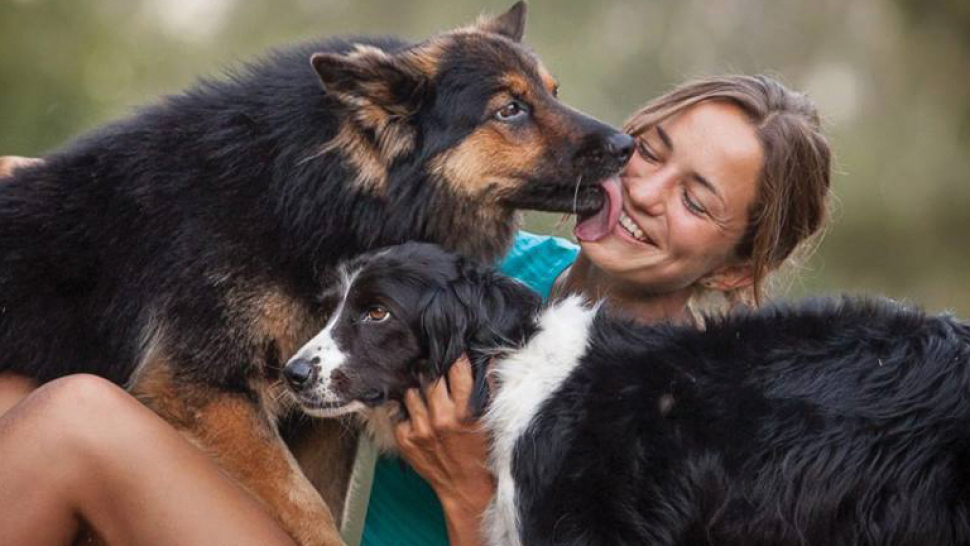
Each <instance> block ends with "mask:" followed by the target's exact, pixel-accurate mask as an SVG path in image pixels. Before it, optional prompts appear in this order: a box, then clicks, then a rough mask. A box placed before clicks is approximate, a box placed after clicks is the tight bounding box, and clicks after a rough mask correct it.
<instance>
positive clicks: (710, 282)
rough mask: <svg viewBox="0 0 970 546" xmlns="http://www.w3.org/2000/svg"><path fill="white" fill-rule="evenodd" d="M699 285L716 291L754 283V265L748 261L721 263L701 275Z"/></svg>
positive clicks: (738, 287) (726, 290)
mask: <svg viewBox="0 0 970 546" xmlns="http://www.w3.org/2000/svg"><path fill="white" fill-rule="evenodd" d="M698 282H699V283H700V285H701V286H703V287H704V288H708V289H710V290H717V291H718V292H731V291H734V290H739V289H742V288H747V287H749V286H751V285H752V284H754V267H752V266H751V264H749V263H741V264H729V265H723V266H721V267H719V268H717V269H715V270H714V271H712V272H710V273H708V274H707V275H705V276H704V277H702V278H701V279H700V280H699V281H698Z"/></svg>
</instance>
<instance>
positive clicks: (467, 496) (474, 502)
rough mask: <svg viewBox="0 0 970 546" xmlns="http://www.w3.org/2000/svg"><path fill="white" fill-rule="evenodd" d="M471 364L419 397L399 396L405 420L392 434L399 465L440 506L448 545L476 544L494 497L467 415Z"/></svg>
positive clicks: (483, 443)
mask: <svg viewBox="0 0 970 546" xmlns="http://www.w3.org/2000/svg"><path fill="white" fill-rule="evenodd" d="M472 385H473V380H472V370H471V363H470V362H469V361H468V358H467V357H466V356H462V357H461V358H459V359H458V360H457V361H456V362H455V364H454V365H453V366H452V367H451V369H450V370H449V371H448V377H447V381H446V380H445V378H444V377H442V378H441V379H439V380H438V381H436V382H435V383H433V384H432V385H430V386H429V387H428V388H427V389H426V390H425V392H424V397H423V398H422V395H421V393H420V392H418V390H417V389H411V390H409V391H408V392H407V393H406V394H405V396H404V405H405V407H406V408H407V410H408V414H409V415H410V419H409V420H407V421H402V422H401V423H399V424H398V425H397V426H396V427H395V429H394V436H395V438H396V439H397V443H398V447H399V449H400V451H401V455H402V456H403V457H404V460H406V461H407V462H408V464H410V465H411V467H412V468H414V470H415V471H416V472H417V473H418V474H420V475H421V477H423V478H424V479H425V480H427V481H428V483H429V484H430V485H431V487H432V489H434V491H435V493H437V495H438V499H439V500H440V501H441V506H442V508H443V509H444V512H445V520H446V521H447V525H448V537H449V540H450V542H451V546H460V545H475V544H480V543H481V540H480V533H479V527H480V525H481V515H482V513H483V512H484V511H485V508H486V507H487V506H488V503H489V501H490V500H491V498H492V496H493V495H494V494H495V479H494V477H493V476H492V474H491V472H489V470H488V468H487V467H486V458H487V457H488V438H487V435H486V434H485V432H484V431H483V430H482V429H481V426H480V425H479V423H478V422H477V421H475V420H473V419H472V417H471V415H470V414H469V411H468V399H469V397H470V395H471V392H472Z"/></svg>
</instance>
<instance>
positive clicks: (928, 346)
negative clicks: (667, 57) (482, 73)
mask: <svg viewBox="0 0 970 546" xmlns="http://www.w3.org/2000/svg"><path fill="white" fill-rule="evenodd" d="M402 258H409V259H412V260H419V261H415V264H414V265H413V266H411V267H409V268H408V269H407V270H408V271H409V275H411V276H414V275H422V272H424V273H423V274H424V275H429V276H430V275H431V274H432V273H431V272H434V274H435V275H439V276H440V275H442V274H443V273H442V272H448V275H450V277H448V279H447V281H448V282H447V284H448V286H450V287H451V288H449V289H447V290H442V289H441V288H440V287H439V286H437V285H438V284H441V283H440V281H436V282H431V281H430V277H429V280H427V281H424V280H422V281H421V282H418V281H410V282H408V283H399V282H395V283H386V285H387V286H393V287H394V288H393V290H392V291H391V292H392V293H388V294H385V293H382V292H381V289H380V287H381V286H384V285H385V283H384V281H383V280H382V276H383V275H393V276H394V278H397V277H399V276H400V275H399V274H398V273H388V272H387V271H393V268H389V267H387V266H386V265H384V264H387V263H394V261H395V260H399V259H402ZM355 263H357V264H363V265H362V266H361V267H362V269H360V270H359V271H358V277H359V278H367V279H368V281H367V286H368V287H369V288H368V290H369V292H368V295H367V301H385V300H386V299H388V298H389V299H391V300H392V301H424V302H425V303H423V304H422V305H421V306H418V307H416V309H414V310H411V311H404V312H402V313H401V315H402V316H404V317H410V318H408V319H407V320H406V321H405V322H404V323H403V324H407V323H410V324H412V325H413V326H412V328H411V336H412V338H413V339H410V340H402V341H401V342H400V343H398V345H400V346H408V347H410V346H414V347H417V348H416V349H414V350H413V351H412V352H413V353H414V354H425V355H428V354H432V353H433V350H432V349H433V348H434V347H441V346H449V345H458V346H459V348H458V349H452V350H450V351H449V353H450V354H449V356H448V358H444V359H442V364H443V367H442V366H439V367H438V368H436V369H435V371H434V373H433V375H435V376H440V375H444V373H445V368H446V367H447V365H448V364H449V363H450V362H451V360H452V359H453V356H451V355H454V354H457V353H458V352H460V350H461V347H464V349H465V350H466V351H467V352H468V353H469V354H470V356H471V357H472V360H473V361H477V362H481V363H484V362H486V361H487V360H488V359H489V358H497V359H498V361H497V362H496V363H494V364H493V367H494V368H495V372H496V377H497V380H498V381H500V382H501V381H506V382H507V381H509V379H508V378H509V377H517V378H518V379H517V380H518V381H519V382H520V383H522V382H525V383H529V382H535V383H534V384H533V385H525V388H520V387H523V385H522V384H508V383H503V384H501V385H500V386H499V392H498V398H495V399H494V400H493V405H492V407H491V408H489V410H488V413H487V416H486V421H485V422H486V424H487V425H488V426H490V427H491V428H492V430H491V432H492V433H493V435H494V439H495V442H496V445H495V451H494V453H493V462H496V464H498V465H499V466H498V467H497V468H496V469H495V470H496V471H497V472H498V480H499V490H500V494H499V496H498V497H497V498H498V501H497V502H499V505H498V507H497V508H496V510H495V513H496V514H501V513H502V511H503V510H504V508H503V507H502V505H501V502H502V499H503V496H502V494H501V491H502V490H503V480H504V479H505V478H504V477H503V475H502V473H501V460H502V458H503V455H502V447H501V446H502V445H512V446H513V448H512V449H511V455H510V457H509V460H510V461H511V463H510V467H511V473H510V477H511V479H512V481H513V482H514V491H515V495H514V504H515V507H514V512H515V515H516V516H515V518H513V519H517V521H518V529H517V533H515V534H517V535H518V537H519V540H518V541H515V540H512V541H511V543H521V544H528V545H544V544H550V545H552V544H556V545H580V544H582V545H592V544H602V545H607V544H609V545H617V544H629V545H634V544H658V545H685V546H686V545H702V544H703V545H706V544H717V545H739V546H740V545H763V546H768V545H817V546H828V545H832V544H854V545H873V546H875V545H880V546H885V545H900V546H901V545H911V546H916V545H926V544H934V545H937V544H939V545H962V544H968V543H970V506H968V502H970V326H968V325H967V324H965V323H962V322H960V321H958V320H956V319H954V318H953V317H950V316H945V315H942V316H928V315H925V314H923V313H922V312H920V311H918V310H915V309H912V308H909V307H906V306H903V305H900V304H898V303H895V302H892V301H888V300H866V299H852V298H843V299H815V300H807V301H805V302H802V303H799V304H784V305H777V306H773V307H769V308H766V309H763V310H759V311H751V312H745V313H737V314H732V315H729V316H727V317H723V318H718V319H711V320H709V321H708V323H707V325H706V329H705V330H703V331H701V330H698V329H696V328H693V327H685V326H675V325H656V326H644V325H641V324H637V323H634V322H631V321H629V320H626V319H623V318H620V317H617V316H614V315H611V314H610V313H609V312H608V309H607V308H603V309H602V310H600V311H599V312H595V311H592V310H588V309H585V310H584V308H583V306H582V305H580V304H579V303H577V301H576V300H567V301H566V302H563V303H554V304H552V308H550V309H547V310H545V311H542V312H541V313H540V314H539V315H535V314H534V313H535V312H536V311H537V308H536V307H535V304H534V303H530V302H533V301H534V299H533V298H534V296H530V295H529V294H528V290H527V289H526V288H525V287H524V286H518V285H516V284H515V283H504V284H497V283H496V281H495V274H494V273H493V272H492V271H491V270H490V269H488V268H485V269H484V270H482V268H480V267H478V268H475V267H471V268H468V267H466V268H456V267H455V266H454V264H455V263H456V258H455V257H454V256H451V255H449V254H447V253H443V252H440V251H437V252H432V251H430V250H428V249H425V248H422V247H414V246H405V247H399V248H395V249H393V250H390V251H386V252H383V253H382V254H381V255H380V256H379V257H377V258H368V257H363V258H360V259H359V260H358V261H357V262H355ZM368 264H371V266H372V267H368ZM428 287H431V288H428ZM490 287H491V288H490ZM409 290H410V291H412V292H415V293H414V294H409V293H408V291H409ZM490 290H491V291H495V292H496V293H495V294H494V295H492V296H489V295H488V294H483V293H482V292H483V291H484V292H488V291H490ZM422 291H424V292H426V293H424V294H423V295H422ZM516 291H518V292H519V293H520V295H519V296H516V295H515V294H514V293H515V292H516ZM463 294H478V295H476V296H475V297H467V296H464V295H463ZM429 300H430V302H431V303H432V304H429V303H428V301H429ZM497 305H498V306H499V307H501V308H496V306H497ZM442 309H446V310H447V315H448V319H447V320H434V317H436V316H437V315H438V314H440V310H442ZM577 309H578V310H580V311H577ZM528 310H531V311H530V312H528V313H526V312H524V311H528ZM394 312H397V311H396V310H395V311H394ZM577 312H582V313H590V314H592V315H593V316H592V318H591V319H590V322H589V325H588V326H585V327H583V328H582V329H581V331H580V330H577V329H573V330H568V329H566V328H564V327H563V325H564V324H566V323H565V322H563V321H562V320H559V319H558V317H564V316H567V315H568V314H569V313H574V314H575V313H577ZM414 313H418V315H419V316H417V317H414V316H413V315H414ZM424 315H429V316H430V318H429V317H426V316H424ZM483 317H490V318H491V319H492V320H495V321H496V324H499V325H501V328H502V330H504V331H506V332H509V333H508V334H507V335H503V336H498V337H495V336H485V337H482V338H477V336H476V335H475V332H474V331H469V325H477V326H472V328H471V330H474V329H475V328H479V329H481V330H482V331H483V332H484V333H485V334H488V333H489V330H490V328H489V325H488V321H483V320H482V319H483ZM517 323H518V324H517ZM571 324H578V323H577V322H575V321H574V322H572V323H571ZM456 325H457V326H456ZM399 330H400V328H399ZM398 335H402V334H398ZM475 339H487V340H489V342H490V343H492V344H494V345H493V346H487V345H483V344H482V343H481V341H480V340H479V341H475V342H472V341H469V340H475ZM575 339H580V340H585V341H584V342H583V343H582V344H581V345H580V347H579V352H578V353H576V355H575V356H576V360H575V361H574V363H570V362H567V361H558V360H557V359H559V358H562V354H564V353H563V351H565V353H567V354H568V353H569V351H570V350H571V349H568V348H567V349H562V350H560V347H564V346H569V345H570V344H571V343H573V341H574V340H575ZM340 341H341V343H343V346H346V347H355V348H356V347H358V345H359V342H358V340H357V339H353V336H352V335H350V334H347V335H345V336H344V338H341V340H340ZM421 348H423V349H421ZM368 350H370V351H377V354H379V355H380V358H378V359H377V361H379V362H380V363H381V366H383V367H387V368H393V367H395V366H397V367H398V370H399V371H398V374H399V375H401V377H405V374H407V373H413V371H412V372H409V370H410V368H409V367H408V366H406V364H407V362H404V361H401V362H395V361H394V357H395V354H396V353H395V352H394V351H389V350H386V349H383V348H372V349H366V348H360V349H359V350H356V349H355V350H354V351H348V353H347V355H348V356H347V359H348V360H347V363H346V366H347V367H348V369H349V370H352V372H353V373H354V374H355V375H359V376H361V377H368V376H369V375H368V370H367V369H366V368H367V364H366V362H368V358H370V357H371V356H373V355H371V354H367V351H368ZM523 355H529V356H523ZM403 357H404V356H403V354H402V358H403ZM514 366H521V367H523V368H528V369H529V370H530V372H526V371H522V372H519V371H516V369H513V367H514ZM563 366H565V367H566V368H565V369H566V370H567V372H568V373H567V375H566V376H565V379H563V380H561V381H559V382H556V383H551V382H550V381H552V380H551V379H550V378H552V377H554V376H555V375H556V373H557V369H558V370H562V369H563V368H562V367H563ZM570 366H571V367H570ZM523 368H518V369H520V370H521V369H523ZM547 370H548V372H547ZM532 372H534V373H532ZM348 373H349V372H348ZM411 384H412V385H413V384H416V380H411ZM369 387H370V388H371V389H376V388H379V387H380V385H376V384H371V385H369ZM504 388H514V389H518V390H515V391H514V392H515V393H516V394H515V395H513V396H512V397H510V398H506V399H504V400H503V399H502V398H501V396H502V389H504ZM522 393H526V394H529V395H531V396H533V397H537V399H535V400H523V398H522ZM493 394H494V393H493ZM506 404H508V405H510V406H516V407H529V406H533V405H534V406H535V407H536V409H535V411H534V412H533V413H531V414H529V413H528V412H525V413H523V412H522V410H521V409H515V408H513V409H515V411H510V410H509V408H508V407H506V406H505V405H506ZM516 412H518V413H516ZM512 415H526V419H527V420H528V422H518V421H516V420H512V421H509V420H508V419H507V417H508V416H512ZM504 498H505V499H508V498H509V497H507V496H506V497H504ZM496 536H499V537H500V538H499V541H500V542H498V543H496V542H493V543H494V544H496V546H497V545H498V544H499V543H503V544H504V543H505V542H502V540H506V539H508V537H509V535H508V534H505V535H502V533H501V532H499V533H498V534H497V535H495V534H493V535H492V537H493V540H494V539H495V537H496ZM503 536H504V537H506V538H505V539H503V538H501V537H503Z"/></svg>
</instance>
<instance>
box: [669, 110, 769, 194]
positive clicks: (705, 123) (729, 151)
mask: <svg viewBox="0 0 970 546" xmlns="http://www.w3.org/2000/svg"><path fill="white" fill-rule="evenodd" d="M656 129H657V130H658V131H660V132H663V133H666V135H667V137H668V138H669V140H670V143H671V144H672V145H673V146H674V149H675V150H676V153H677V155H678V156H680V157H682V158H684V159H685V161H686V162H687V163H689V165H690V167H691V169H692V170H694V171H696V172H697V174H699V175H701V176H702V177H703V178H705V179H706V180H708V181H710V182H711V184H713V185H714V186H715V187H716V188H717V189H718V192H719V193H720V194H721V196H722V197H724V198H725V199H726V200H727V201H729V202H731V201H735V202H737V201H740V203H739V204H741V205H743V206H745V208H746V205H747V204H748V203H750V202H751V201H752V200H753V199H754V195H755V193H756V187H757V180H758V177H759V175H760V173H761V168H762V165H763V164H764V148H763V147H762V145H761V141H760V139H759V138H758V133H757V129H756V128H755V127H754V125H752V124H751V122H750V120H749V119H748V117H747V115H746V114H745V113H744V112H743V111H742V110H741V109H740V108H739V107H737V106H735V105H733V104H731V103H728V102H725V101H706V102H702V103H699V104H696V105H694V106H691V107H689V108H687V109H685V110H684V111H682V112H679V113H678V114H676V115H674V116H671V117H670V118H668V119H667V120H665V121H663V122H661V123H659V124H658V125H657V127H656Z"/></svg>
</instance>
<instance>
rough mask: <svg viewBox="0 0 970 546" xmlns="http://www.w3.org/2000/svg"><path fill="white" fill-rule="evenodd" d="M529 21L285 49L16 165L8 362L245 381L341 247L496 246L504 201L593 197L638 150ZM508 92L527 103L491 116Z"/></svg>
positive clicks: (552, 204)
mask: <svg viewBox="0 0 970 546" xmlns="http://www.w3.org/2000/svg"><path fill="white" fill-rule="evenodd" d="M503 32H504V34H503ZM519 37H521V28H518V29H517V30H516V29H511V31H510V30H509V29H497V30H496V29H488V28H476V27H469V28H467V29H465V30H464V31H460V32H454V33H449V34H444V35H442V36H439V37H436V38H434V39H431V40H429V41H427V42H423V43H421V44H408V43H405V42H403V41H400V40H396V39H391V38H387V39H366V38H360V39H356V38H351V39H343V40H331V41H327V42H322V43H310V44H305V45H302V46H298V47H295V48H291V49H287V50H282V51H279V52H276V53H273V54H271V55H270V56H268V57H267V58H266V59H264V60H263V61H261V62H258V63H254V64H252V65H249V66H247V67H245V68H244V69H242V70H240V71H238V72H237V73H235V74H234V75H232V76H230V77H227V78H225V79H222V80H218V81H216V80H213V81H206V82H203V83H201V84H199V85H197V86H196V87H194V88H192V89H190V90H188V91H186V92H185V93H183V94H180V95H176V96H172V97H168V98H166V99H164V100H163V101H161V102H160V103H158V104H156V105H154V106H150V107H148V108H145V109H143V110H141V111H140V112H139V113H138V114H137V115H135V116H134V117H132V118H130V119H128V120H125V121H121V122H119V123H115V124H112V125H109V126H106V127H104V128H102V129H100V130H98V131H96V132H94V133H92V134H90V135H87V136H85V137H83V138H81V139H80V140H78V141H77V142H75V143H73V144H72V145H70V146H68V147H67V148H64V149H62V150H60V151H57V152H55V153H53V154H51V155H49V156H47V157H46V158H45V162H44V163H43V164H42V165H39V166H34V167H30V168H25V169H21V170H19V171H17V172H16V173H15V175H14V176H13V178H12V179H10V180H7V181H4V183H3V185H2V187H0V371H6V370H13V371H17V372H20V373H25V374H28V375H30V376H32V377H34V378H36V379H38V380H40V381H46V380H49V379H51V378H53V377H57V376H59V375H63V374H65V373H71V372H81V371H87V372H93V373H97V374H99V375H103V376H105V377H108V378H110V379H112V380H113V381H116V382H119V383H124V382H126V381H132V380H133V379H134V378H133V374H136V373H138V372H139V370H140V368H141V367H143V366H146V365H154V364H152V362H155V361H164V362H166V363H167V365H172V366H174V367H175V368H177V372H176V375H183V374H184V375H186V376H187V377H186V379H189V380H191V381H203V382H206V383H210V384H213V385H217V386H219V387H220V388H227V389H229V390H239V391H241V392H250V391H251V390H252V385H251V382H250V378H251V377H252V373H253V372H255V371H257V370H256V368H259V369H262V370H268V371H269V372H273V370H277V369H278V364H279V361H280V359H281V358H282V359H285V358H287V357H288V356H289V354H292V352H293V351H294V350H295V349H296V347H298V346H299V344H300V343H302V342H303V341H305V339H307V338H308V337H309V334H310V333H311V332H312V331H314V330H315V329H316V328H317V327H318V326H319V324H320V323H319V320H320V319H321V318H322V316H321V312H322V311H324V310H322V309H320V307H319V305H318V303H319V302H317V301H316V298H317V296H318V294H319V293H320V292H321V291H322V288H323V287H324V286H326V284H327V283H328V282H329V281H328V272H329V270H330V268H331V266H332V265H333V264H335V263H336V262H337V261H338V260H340V259H342V258H345V257H348V256H350V255H352V254H356V253H358V252H361V251H364V250H368V249H372V248H376V247H379V246H383V245H387V244H393V243H399V242H402V241H405V240H410V239H416V240H428V241H436V242H438V243H441V244H444V245H445V246H446V247H448V248H450V249H452V250H457V251H460V252H463V253H465V254H467V255H469V256H471V257H473V258H476V259H481V260H493V259H495V258H496V257H497V256H499V255H500V254H501V252H502V251H503V250H504V249H505V248H506V246H507V244H508V243H509V242H510V239H511V235H512V233H513V231H514V229H515V227H516V221H515V216H514V210H515V209H516V208H522V207H529V208H539V209H543V208H545V209H549V210H563V211H566V210H570V209H571V207H572V206H573V203H574V193H575V192H574V189H575V190H576V191H579V194H578V195H579V201H578V203H579V210H580V211H581V212H582V211H586V212H589V211H591V210H595V209H596V208H597V207H598V206H599V204H600V203H601V202H602V195H601V194H600V193H599V189H598V188H596V187H594V184H593V183H592V182H594V181H595V180H597V179H600V178H602V177H604V176H607V175H609V174H611V173H614V172H615V171H617V170H618V169H619V168H620V167H621V166H622V164H623V163H624V162H625V160H626V158H627V157H628V155H629V154H628V152H629V151H628V150H625V149H624V150H623V151H621V152H620V153H616V151H615V150H613V148H615V145H614V144H615V143H614V144H609V143H607V142H606V140H608V139H610V138H614V139H615V138H616V135H617V133H616V132H615V131H614V130H612V129H610V128H608V127H606V126H605V125H602V124H599V123H598V122H596V121H595V120H592V119H590V118H587V117H585V116H582V115H580V114H578V113H576V112H574V111H571V110H568V109H567V108H565V107H563V106H562V105H560V104H559V103H558V102H557V101H556V100H555V99H554V98H553V96H552V88H551V87H550V86H551V85H552V84H550V83H549V82H547V81H546V80H547V79H548V78H547V75H546V73H545V72H544V69H542V68H541V65H538V64H537V61H536V60H535V58H534V57H532V56H531V54H530V53H528V52H527V51H526V50H525V49H523V48H521V46H519V45H518V44H517V43H516V40H517V39H518V38H519ZM311 57H312V58H313V65H314V68H315V69H316V72H315V71H314V68H311V67H310V59H311ZM509 74H512V75H513V76H514V78H512V80H514V82H512V84H508V82H507V80H508V81H511V80H509ZM321 80H322V81H323V86H321ZM502 82H506V83H502ZM509 85H512V86H513V87H515V90H513V91H514V92H513V91H510V90H509V89H511V88H508V86H509ZM516 86H518V87H516ZM523 86H524V88H525V90H524V91H523V90H522V89H521V88H522V87H523ZM324 88H325V89H324ZM506 88H508V89H506ZM500 93H505V94H506V95H508V96H510V97H511V96H513V95H514V96H516V97H519V98H518V99H516V100H520V101H521V102H522V104H527V105H528V107H529V108H530V110H529V114H530V117H528V118H527V119H524V120H522V121H521V122H518V121H517V122H516V123H518V124H517V125H515V124H513V123H504V122H503V123H504V125H502V126H501V127H495V126H494V125H495V124H496V123H499V122H497V121H496V120H495V118H494V117H493V116H492V114H491V110H490V109H492V108H494V107H495V104H499V103H500V102H501V100H512V99H502V97H503V96H505V95H501V96H500ZM510 93H511V94H510ZM520 95H522V96H520ZM525 95H528V96H525ZM496 97H498V98H496ZM496 101H499V103H497V102H496ZM540 114H541V116H540ZM496 131H498V132H500V133H501V134H503V135H505V136H506V137H515V138H506V140H505V141H503V140H500V139H497V138H492V134H493V133H495V132H496ZM516 138H517V139H518V141H516V140H515V139H516ZM624 138H626V137H624ZM476 139H477V140H476ZM473 140H474V142H472V141H473ZM462 143H468V144H469V145H468V146H466V148H462V147H461V144H462ZM606 148H610V150H612V151H610V150H607V149H606ZM502 154H506V155H504V156H503V155H502ZM502 157H507V158H508V159H509V161H501V160H498V159H500V158H502ZM483 158H493V160H492V161H491V162H487V161H484V159H483ZM583 180H584V181H585V182H582V184H580V183H579V182H578V181H583ZM580 190H581V191H580ZM173 363H174V364H173Z"/></svg>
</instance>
